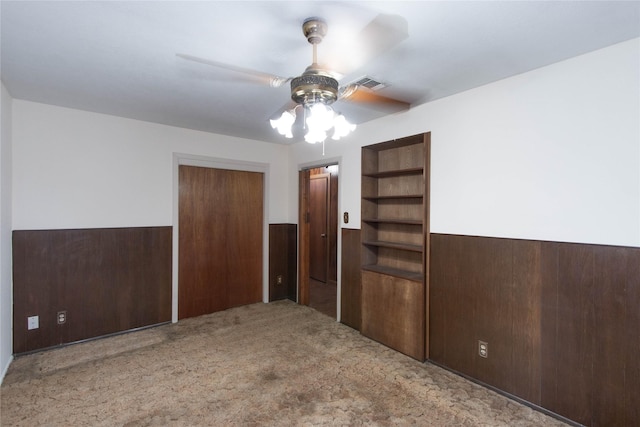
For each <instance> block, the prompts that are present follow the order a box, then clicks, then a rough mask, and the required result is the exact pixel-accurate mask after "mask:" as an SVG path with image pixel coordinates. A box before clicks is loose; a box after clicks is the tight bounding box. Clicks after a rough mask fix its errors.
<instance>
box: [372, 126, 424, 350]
mask: <svg viewBox="0 0 640 427" xmlns="http://www.w3.org/2000/svg"><path fill="white" fill-rule="evenodd" d="M429 152H430V134H428V133H426V134H420V135H415V136H411V137H407V138H402V139H397V140H393V141H388V142H383V143H380V144H374V145H369V146H365V147H363V148H362V204H361V207H362V215H361V218H362V227H361V228H362V230H361V236H362V333H363V334H365V335H367V336H370V337H371V338H373V339H375V340H378V341H380V342H382V343H384V344H387V345H389V346H390V347H392V348H395V349H396V350H399V351H401V352H403V353H405V354H408V355H410V356H412V357H415V358H416V359H419V360H424V358H425V355H426V351H427V349H426V348H425V343H426V342H427V341H426V340H425V331H426V329H425V328H426V319H428V316H427V310H426V307H427V305H426V296H427V285H428V283H427V282H428V281H427V280H426V277H427V274H426V273H427V269H428V263H427V261H428V247H429V246H428V236H429V221H428V218H429V209H428V206H429V204H428V201H429V197H428V196H429V192H428V189H429V185H428V183H429V180H428V177H429V173H428V172H429Z"/></svg>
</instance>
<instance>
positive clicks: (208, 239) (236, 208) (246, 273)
mask: <svg viewBox="0 0 640 427" xmlns="http://www.w3.org/2000/svg"><path fill="white" fill-rule="evenodd" d="M179 174H180V177H179V179H180V190H179V224H180V233H179V234H180V250H179V272H178V275H179V279H178V282H179V291H178V317H179V318H181V319H182V318H186V317H193V316H199V315H202V314H207V313H212V312H215V311H219V310H224V309H227V308H230V307H236V306H239V305H244V304H251V303H255V302H259V301H261V300H262V228H263V197H264V183H263V181H264V179H263V177H264V175H263V174H262V173H257V172H247V171H236V170H223V169H212V168H203V167H195V166H184V165H181V166H180V168H179Z"/></svg>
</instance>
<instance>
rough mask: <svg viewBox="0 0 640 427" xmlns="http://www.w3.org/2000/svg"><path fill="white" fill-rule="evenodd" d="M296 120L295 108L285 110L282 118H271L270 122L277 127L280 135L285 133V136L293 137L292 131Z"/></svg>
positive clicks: (273, 126)
mask: <svg viewBox="0 0 640 427" xmlns="http://www.w3.org/2000/svg"><path fill="white" fill-rule="evenodd" d="M295 121H296V112H295V110H291V111H285V112H283V113H282V115H281V116H280V118H279V119H277V120H269V122H270V123H271V127H272V128H274V129H277V131H278V133H279V134H280V135H284V136H285V138H293V133H292V132H291V128H292V126H293V123H294V122H295Z"/></svg>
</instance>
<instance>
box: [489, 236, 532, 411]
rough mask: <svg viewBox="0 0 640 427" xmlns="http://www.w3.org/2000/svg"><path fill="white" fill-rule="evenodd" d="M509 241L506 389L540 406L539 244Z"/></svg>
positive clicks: (499, 302)
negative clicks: (510, 331) (509, 368)
mask: <svg viewBox="0 0 640 427" xmlns="http://www.w3.org/2000/svg"><path fill="white" fill-rule="evenodd" d="M512 243H513V245H512V251H513V252H512V253H513V258H512V261H513V263H512V269H513V270H512V271H513V273H512V275H513V277H512V280H513V290H512V296H511V301H512V304H513V306H512V308H511V313H512V318H513V325H512V327H513V336H512V338H511V339H512V344H510V347H511V357H512V360H513V372H512V377H511V382H510V386H509V388H508V389H505V390H506V391H509V392H510V393H513V394H514V395H516V396H519V397H521V398H523V399H525V400H527V401H529V402H531V403H535V404H536V405H540V373H541V368H540V363H541V360H540V357H541V355H540V348H541V320H542V313H541V311H542V310H541V304H540V301H541V298H542V274H541V262H542V260H541V256H542V254H541V252H542V249H541V243H540V242H535V241H526V240H514V241H512ZM497 303H498V304H501V303H502V301H497Z"/></svg>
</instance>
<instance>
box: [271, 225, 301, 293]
mask: <svg viewBox="0 0 640 427" xmlns="http://www.w3.org/2000/svg"><path fill="white" fill-rule="evenodd" d="M296 229H297V227H296V224H269V301H276V300H279V299H285V298H288V299H290V300H292V301H296V289H297V286H296V282H297V281H296V279H297V278H296V259H297V248H296ZM278 276H282V283H281V284H278V280H277V279H278Z"/></svg>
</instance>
